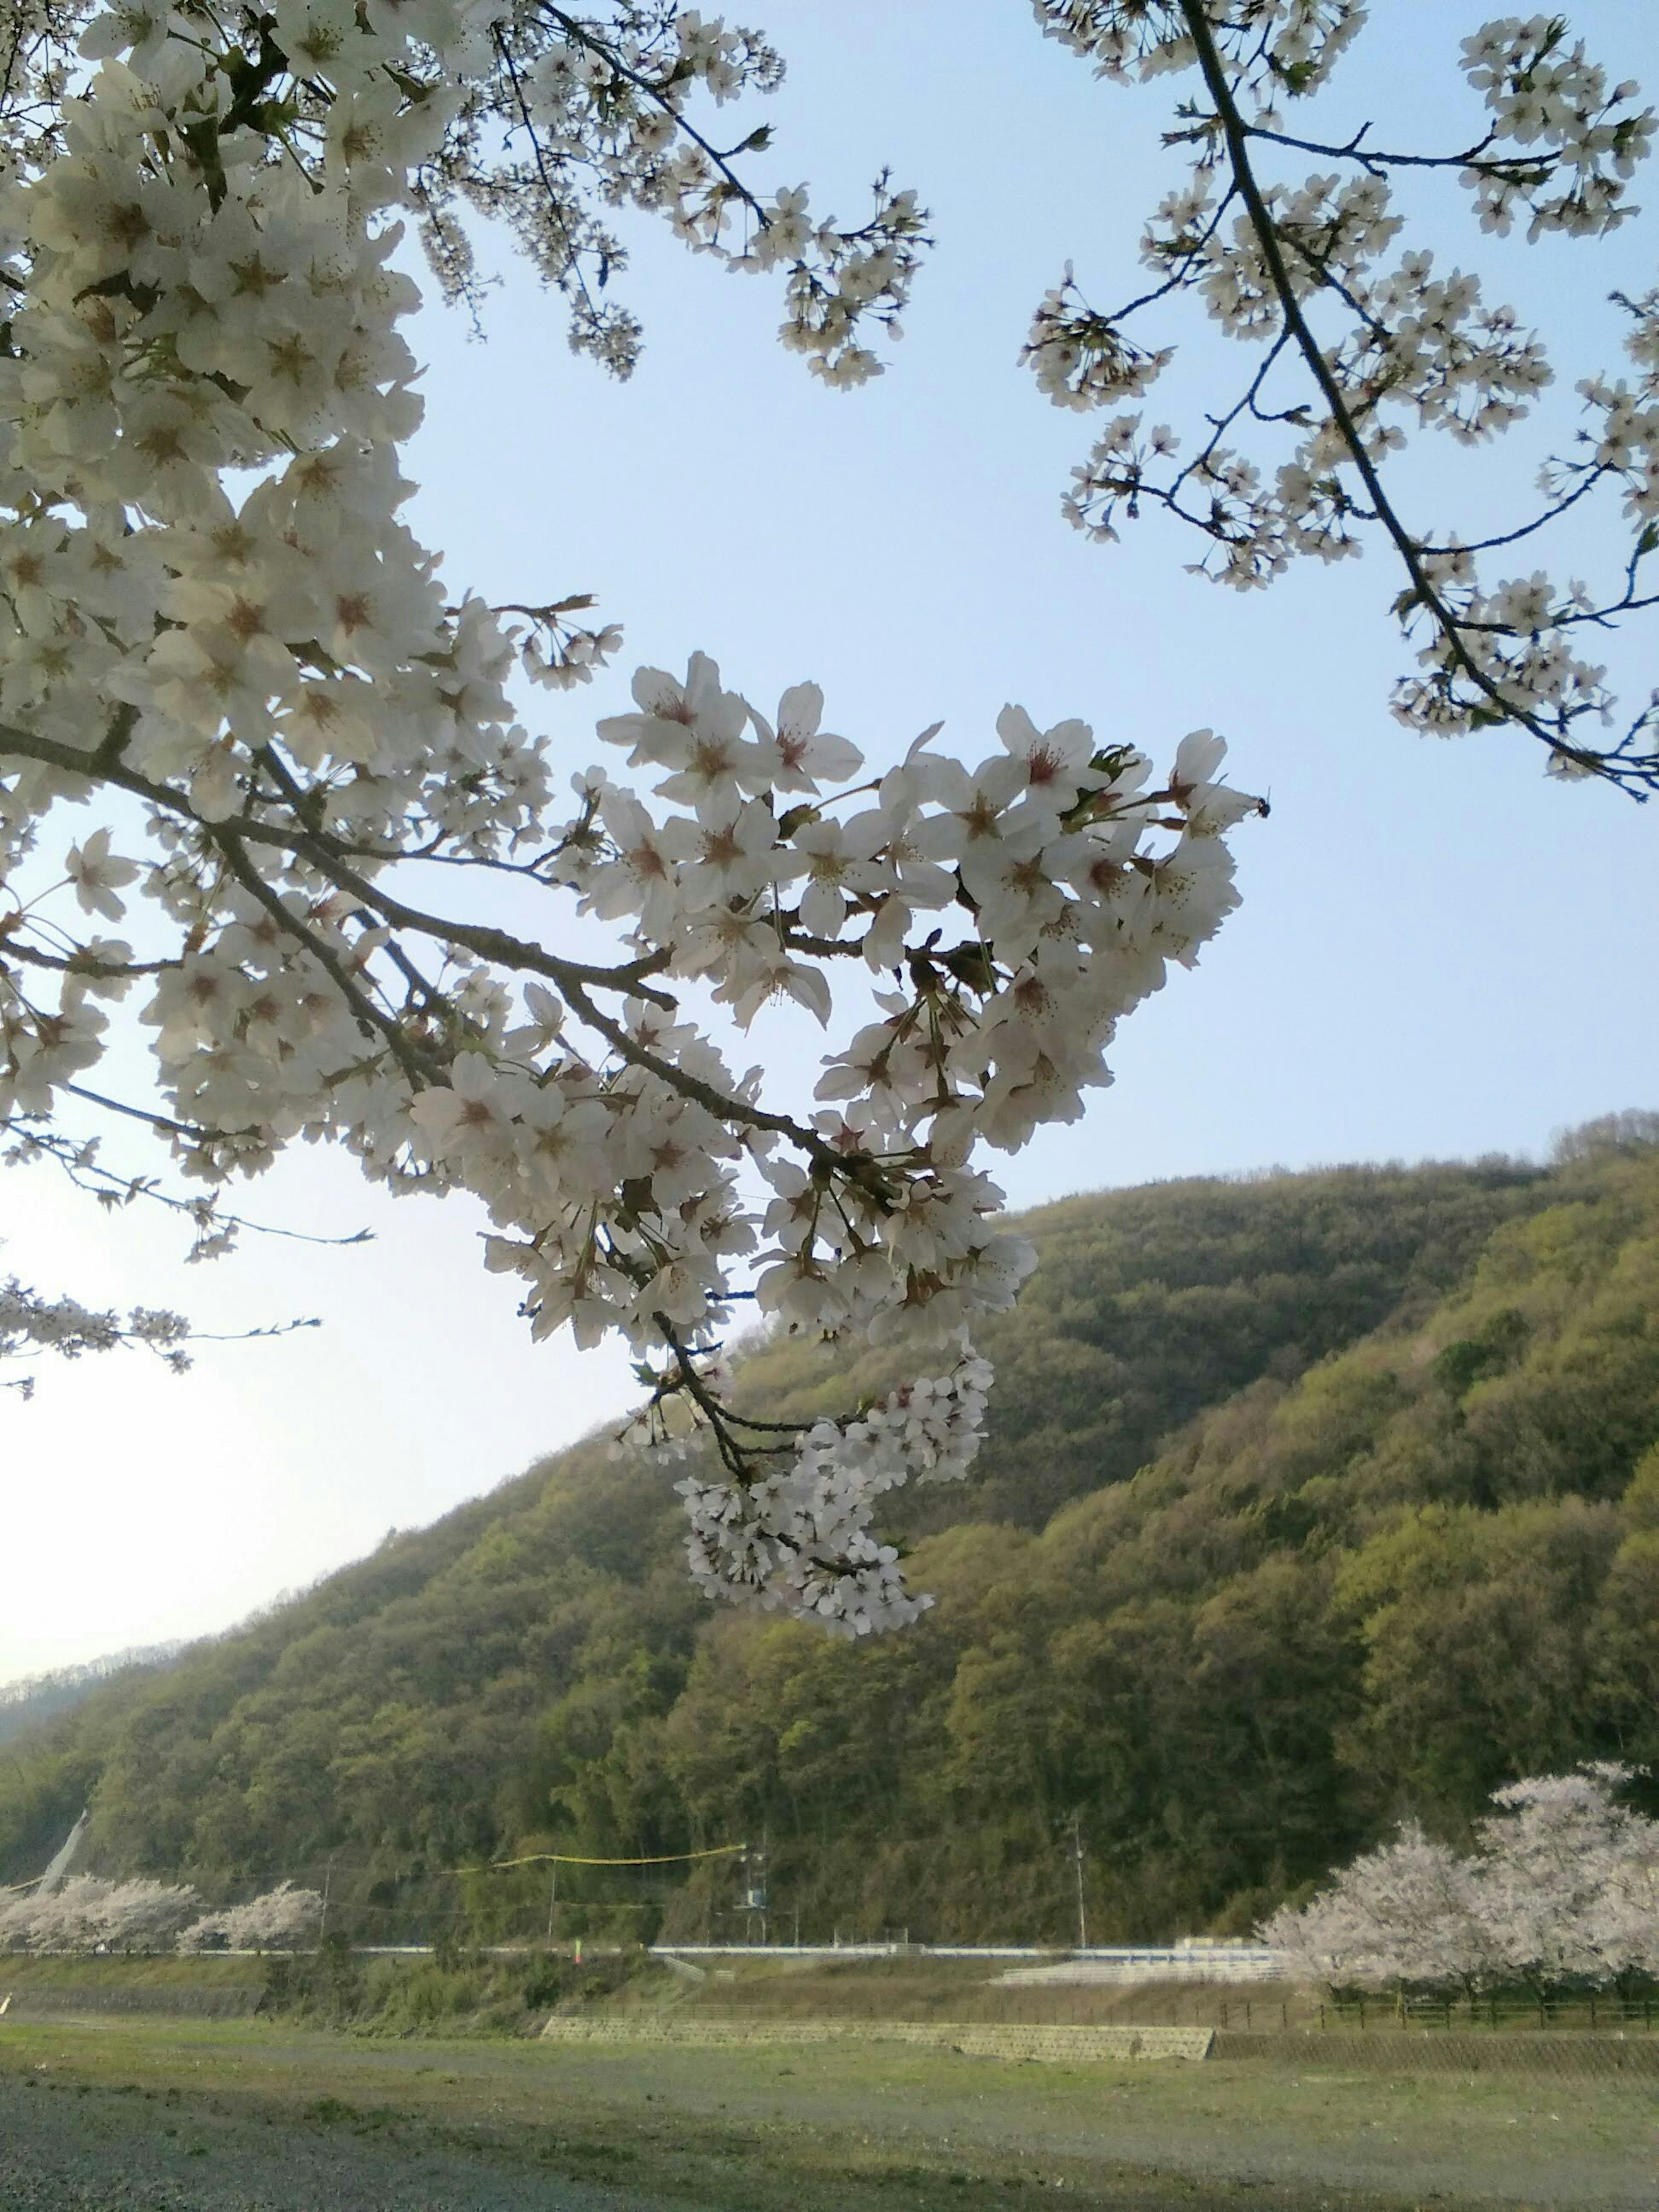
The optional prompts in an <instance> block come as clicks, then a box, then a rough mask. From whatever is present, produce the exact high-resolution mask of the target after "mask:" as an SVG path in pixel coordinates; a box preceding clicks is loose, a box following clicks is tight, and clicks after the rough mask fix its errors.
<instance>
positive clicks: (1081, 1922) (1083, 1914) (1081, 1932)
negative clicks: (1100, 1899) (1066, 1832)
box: [1072, 1813, 1089, 1951]
mask: <svg viewBox="0 0 1659 2212" xmlns="http://www.w3.org/2000/svg"><path fill="white" fill-rule="evenodd" d="M1083 1859H1084V1850H1083V1823H1082V1818H1081V1816H1080V1815H1079V1814H1076V1813H1073V1815H1072V1865H1073V1869H1074V1870H1075V1872H1076V1875H1077V1948H1078V1949H1079V1951H1086V1950H1087V1949H1088V1948H1089V1916H1088V1913H1087V1911H1086V1910H1085V1906H1084V1902H1083Z"/></svg>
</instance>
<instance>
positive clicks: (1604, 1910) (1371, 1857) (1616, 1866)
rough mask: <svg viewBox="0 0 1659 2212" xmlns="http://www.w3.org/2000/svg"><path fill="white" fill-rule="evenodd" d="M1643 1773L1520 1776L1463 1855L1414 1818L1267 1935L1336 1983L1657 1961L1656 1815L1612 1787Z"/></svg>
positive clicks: (1439, 1982) (1638, 1969)
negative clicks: (1621, 1798)
mask: <svg viewBox="0 0 1659 2212" xmlns="http://www.w3.org/2000/svg"><path fill="white" fill-rule="evenodd" d="M1634 1776H1635V1770H1634V1769H1632V1768H1630V1767H1627V1766H1621V1765H1615V1764H1612V1763H1609V1762H1601V1763H1599V1764H1591V1765H1585V1766H1583V1767H1580V1768H1579V1769H1578V1770H1577V1771H1576V1772H1574V1773H1571V1774H1550V1775H1537V1776H1533V1777H1530V1778H1528V1779H1527V1780H1525V1781H1523V1782H1516V1783H1511V1784H1510V1785H1509V1786H1508V1787H1507V1788H1505V1789H1503V1790H1498V1791H1496V1792H1495V1793H1494V1796H1493V1798H1492V1802H1493V1804H1494V1805H1496V1806H1497V1807H1498V1812H1497V1813H1496V1814H1492V1815H1490V1816H1489V1817H1488V1818H1487V1819H1486V1820H1483V1821H1481V1822H1480V1825H1479V1828H1478V1831H1477V1835H1476V1849H1475V1850H1474V1853H1473V1854H1472V1855H1471V1856H1469V1857H1462V1856H1460V1855H1459V1854H1458V1853H1457V1852H1455V1851H1454V1850H1451V1849H1450V1848H1449V1846H1448V1845H1446V1844H1441V1843H1437V1842H1436V1841H1435V1840H1434V1839H1433V1838H1431V1837H1429V1836H1426V1835H1425V1833H1424V1832H1423V1829H1422V1827H1421V1826H1420V1824H1419V1823H1418V1822H1416V1821H1414V1820H1408V1821H1407V1822H1406V1823H1404V1825H1403V1826H1401V1831H1400V1833H1399V1836H1398V1837H1397V1838H1396V1839H1395V1841H1394V1842H1393V1843H1390V1844H1383V1846H1381V1847H1380V1848H1379V1849H1378V1850H1374V1851H1369V1852H1367V1853H1365V1854H1364V1857H1360V1858H1358V1859H1356V1860H1355V1861H1354V1862H1353V1863H1352V1865H1351V1866H1348V1867H1346V1868H1344V1869H1342V1871H1341V1873H1340V1875H1338V1877H1337V1879H1336V1881H1335V1882H1334V1884H1333V1885H1332V1886H1331V1887H1330V1888H1329V1889H1328V1890H1326V1891H1324V1892H1322V1893H1321V1894H1320V1895H1319V1896H1317V1897H1316V1898H1315V1899H1313V1901H1312V1903H1311V1904H1310V1905H1307V1906H1306V1907H1304V1909H1303V1910H1302V1911H1299V1912H1298V1911H1290V1910H1289V1909H1286V1910H1285V1911H1280V1912H1279V1913H1277V1914H1275V1915H1274V1917H1273V1918H1272V1919H1271V1920H1270V1921H1268V1922H1267V1924H1266V1926H1265V1927H1264V1928H1263V1929H1261V1938H1262V1941H1263V1942H1267V1943H1271V1944H1273V1946H1274V1947H1275V1948H1278V1949H1279V1950H1280V1951H1282V1952H1283V1953H1284V1954H1285V1957H1286V1959H1287V1960H1289V1961H1290V1963H1291V1966H1292V1967H1293V1968H1295V1969H1299V1970H1300V1971H1301V1972H1304V1973H1305V1974H1307V1975H1308V1976H1309V1977H1310V1978H1316V1979H1318V1980H1321V1981H1327V1982H1334V1983H1337V1984H1349V1985H1356V1984H1358V1985H1364V1984H1370V1985H1375V1986H1382V1987H1398V1986H1399V1985H1400V1984H1416V1985H1418V1986H1419V1987H1439V1988H1455V1989H1461V1990H1477V1989H1480V1988H1485V1987H1490V1986H1491V1985H1492V1984H1494V1983H1499V1982H1505V1981H1516V1980H1527V1981H1530V1982H1532V1983H1534V1984H1539V1985H1543V1986H1553V1987H1559V1986H1563V1985H1571V1984H1578V1985H1580V1986H1583V1985H1585V1984H1588V1985H1589V1986H1590V1987H1592V1988H1594V1987H1596V1986H1598V1985H1601V1984H1606V1983H1608V1982H1612V1981H1616V1980H1618V1979H1620V1978H1621V1977H1623V1976H1625V1975H1628V1974H1632V1973H1636V1974H1659V1821H1654V1820H1646V1819H1644V1817H1643V1816H1642V1815H1641V1814H1638V1813H1634V1812H1632V1811H1631V1810H1630V1809H1629V1808H1628V1807H1626V1806H1625V1805H1621V1804H1620V1803H1619V1802H1618V1800H1617V1796H1616V1793H1617V1792H1618V1791H1619V1790H1620V1789H1621V1788H1622V1787H1623V1786H1624V1785H1625V1784H1628V1783H1629V1782H1631V1781H1632V1779H1634Z"/></svg>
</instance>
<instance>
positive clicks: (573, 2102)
mask: <svg viewBox="0 0 1659 2212" xmlns="http://www.w3.org/2000/svg"><path fill="white" fill-rule="evenodd" d="M25 2081H27V2082H28V2083H31V2084H33V2086H34V2087H35V2088H36V2089H37V2090H38V2091H40V2092H41V2093H44V2094H45V2095H46V2096H47V2097H50V2098H51V2099H52V2106H53V2109H54V2110H58V2111H61V2110H63V2109H64V2108H63V2107H61V2106H58V2104H57V2099H58V2097H62V2096H69V2097H75V2098H77V2099H79V2098H81V2097H82V2096H84V2097H85V2098H87V2099H88V2100H89V2102H88V2105H87V2106H84V2107H83V2108H82V2109H83V2110H85V2111H86V2112H87V2113H88V2118H89V2119H90V2118H91V2117H92V2116H93V2114H94V2112H104V2111H108V2110H114V2109H115V2108H114V2107H113V2106H112V2102H111V2100H112V2099H113V2098H114V2097H116V2096H119V2097H120V2098H121V2099H122V2100H124V2101H123V2103H122V2105H121V2106H120V2107H119V2112H118V2117H119V2119H120V2124H121V2126H122V2127H123V2128H124V2129H125V2130H127V2131H128V2133H129V2135H130V2137H131V2140H133V2141H135V2142H136V2141H137V2139H138V2138H139V2137H141V2136H144V2135H145V2134H146V2131H149V2133H152V2134H156V2135H159V2134H161V2133H162V2132H164V2131H165V2132H167V2134H168V2136H169V2137H171V2136H173V2135H174V2134H176V2133H177V2132H178V2130H179V2128H180V2126H181V2125H182V2124H184V2123H185V2121H187V2120H188V2118H189V2117H190V2115H191V2113H195V2114H197V2115H200V2116H203V2117H204V2124H205V2116H209V2115H211V2116H213V2118H214V2123H215V2124H216V2125H221V2126H231V2125H234V2124H238V2123H242V2122H252V2121H257V2122H258V2124H259V2125H260V2127H261V2129H262V2130H264V2132H263V2133H262V2135H261V2136H260V2137H259V2141H260V2142H263V2143H266V2144H270V2143H272V2142H276V2140H277V2139H278V2138H279V2137H281V2136H283V2131H284V2130H286V2131H287V2135H288V2137H289V2139H291V2141H292V2142H294V2143H295V2144H296V2145H299V2144H301V2139H304V2141H305V2142H307V2143H312V2144H313V2145H314V2140H315V2139H316V2138H317V2137H319V2136H333V2137H335V2138H337V2140H338V2141H339V2142H341V2144H342V2147H343V2148H344V2147H346V2146H347V2145H349V2146H352V2147H353V2154H354V2155H356V2151H357V2148H359V2147H362V2146H365V2145H370V2144H372V2145H374V2146H375V2147H377V2148H376V2151H375V2154H376V2155H377V2156H378V2157H380V2158H382V2159H385V2158H388V2157H389V2158H391V2159H392V2161H393V2163H394V2164H395V2162H396V2160H398V2158H400V2157H405V2156H406V2157H407V2158H410V2159H414V2158H416V2156H417V2155H426V2154H435V2151H436V2150H437V2149H438V2148H446V2149H447V2150H455V2149H464V2150H465V2153H466V2154H467V2156H468V2158H469V2159H470V2160H471V2161H473V2162H474V2165H475V2166H477V2168H478V2170H479V2171H480V2172H483V2173H488V2174H490V2175H494V2176H495V2177H497V2178H498V2179H500V2181H501V2185H502V2186H503V2187H504V2188H505V2187H507V2183H508V2182H509V2180H510V2179H511V2178H512V2177H513V2176H517V2177H519V2178H520V2183H522V2182H523V2180H524V2179H525V2177H526V2176H527V2175H529V2174H531V2173H534V2174H536V2175H538V2176H539V2177H541V2180H542V2185H546V2184H547V2183H549V2182H550V2181H551V2180H552V2179H554V2178H555V2177H557V2178H558V2179H562V2180H565V2181H569V2182H573V2183H586V2184H588V2185H604V2188H603V2191H602V2194H603V2196H604V2200H605V2202H606V2203H611V2204H614V2205H615V2206H616V2207H617V2212H623V2208H628V2207H638V2208H640V2212H658V2208H659V2207H669V2206H675V2205H697V2206H706V2207H710V2208H719V2212H782V2208H785V2207H787V2208H790V2212H866V2208H870V2207H874V2206H877V2205H880V2206H883V2207H885V2208H889V2209H890V2208H894V2207H902V2208H904V2212H935V2208H941V2207H945V2206H951V2207H953V2208H957V2212H973V2208H978V2207H985V2206H988V2205H990V2204H992V2203H996V2204H999V2205H1006V2204H1007V2203H1008V2202H1009V2201H1010V2194H1011V2192H1013V2191H1021V2192H1023V2191H1036V2190H1039V2189H1042V2190H1045V2191H1046V2190H1049V2189H1057V2190H1062V2191H1064V2192H1065V2196H1066V2202H1067V2203H1072V2204H1075V2205H1079V2206H1094V2207H1099V2208H1103V2209H1104V2208H1111V2212H1165V2208H1175V2207H1181V2208H1189V2212H1223V2208H1237V2207H1244V2206H1249V2207H1251V2208H1255V2212H1406V2209H1407V2208H1419V2207H1422V2208H1427V2207H1429V2206H1430V2205H1431V2204H1432V2205H1433V2206H1434V2208H1435V2212H1457V2208H1460V2207H1463V2206H1474V2205H1477V2204H1488V2205H1490V2204H1500V2203H1501V2204H1507V2205H1510V2206H1519V2205H1526V2206H1533V2207H1538V2208H1544V2207H1560V2206H1583V2207H1586V2208H1589V2207H1594V2208H1595V2212H1652V2208H1654V2207H1655V2206H1656V2204H1659V2185H1656V2177H1659V2097H1656V2095H1655V2088H1654V2083H1653V2082H1652V2081H1651V2080H1648V2081H1632V2080H1620V2079H1616V2078H1615V2079H1609V2080H1599V2079H1589V2080H1582V2079H1579V2080H1572V2081H1552V2080H1550V2079H1548V2078H1547V2077H1545V2078H1537V2077H1528V2076H1521V2077H1507V2078H1506V2077H1502V2076H1490V2075H1485V2076H1480V2077H1478V2078H1462V2077H1459V2076H1456V2075H1426V2076H1425V2075H1419V2076H1416V2077H1412V2076H1407V2075H1401V2076H1393V2075H1386V2074H1381V2075H1379V2074H1376V2073H1370V2072H1368V2073H1366V2074H1365V2075H1343V2074H1341V2073H1340V2072H1339V2071H1337V2070H1335V2069H1332V2068H1329V2067H1326V2068H1323V2069H1322V2068H1321V2067H1320V2066H1319V2064H1318V2063H1317V2058H1316V2054H1314V2053H1310V2063H1309V2064H1308V2065H1307V2067H1306V2068H1305V2069H1304V2071H1303V2072H1301V2073H1299V2074H1298V2073H1293V2072H1288V2071H1284V2070H1280V2069H1277V2068H1273V2069H1269V2068H1267V2067H1258V2066H1255V2065H1252V2064H1249V2063H1213V2062H1212V2063H1207V2064H1191V2063H1176V2062H1151V2063H1147V2062H1140V2063H1123V2064H1094V2065H1087V2066H1076V2067H1066V2066H1054V2065H1045V2066H1036V2065H1010V2064H1007V2063H1001V2062H998V2061H995V2060H987V2059H970V2058H963V2057H957V2056H955V2055H953V2054H951V2053H948V2052H931V2051H929V2052H922V2051H907V2050H902V2049H896V2048H894V2047H892V2046H871V2045H865V2046H856V2047H851V2048H848V2047H842V2046H828V2047H826V2046H823V2045H817V2046H803V2047H799V2048H796V2049H791V2048H789V2047H787V2046H769V2047H768V2048H765V2049H763V2050H750V2051H731V2050H724V2051H721V2050H696V2049H685V2048H671V2049H661V2048H645V2047H641V2048H637V2049H630V2048H629V2047H626V2046H623V2047H616V2046H611V2047H592V2046H586V2047H584V2046H570V2045H549V2044H535V2043H522V2042H488V2041H482V2040H479V2039H467V2040H465V2041H462V2040H453V2041H441V2040H436V2039H425V2038H422V2039H406V2040H401V2041H392V2040H385V2039H380V2040H371V2039H365V2038H358V2037H353V2036H342V2035H338V2034H330V2033H307V2032H299V2031H295V2030H293V2029H290V2028H285V2027H281V2026H272V2025H270V2024H268V2023H265V2022H264V2021H214V2022H208V2021H177V2020H159V2019H142V2020H135V2019H131V2018H109V2017H104V2018H99V2019H91V2018H82V2019H64V2020H61V2021H33V2022H27V2023H18V2022H14V2021H9V2020H5V2021H0V2090H3V2091H5V2092H6V2093H8V2094H9V2095H10V2096H11V2097H12V2099H13V2106H12V2109H13V2110H14V2111H15V2110H16V2109H17V2108H18V2107H17V2104H16V2093H17V2091H18V2089H19V2087H20V2085H21V2084H22V2083H23V2082H25ZM30 2109H44V2107H34V2106H33V2105H31V2106H30ZM273 2130H274V2131H275V2132H274V2133H273ZM308 2154H309V2153H308ZM0 2159H3V2151H0ZM198 2170H201V2171H204V2169H198ZM338 2201H340V2202H341V2203H351V2204H356V2203H368V2202H371V2201H373V2199H372V2198H370V2197H357V2196H353V2197H349V2198H342V2199H340V2200H338ZM478 2201H479V2202H481V2203H482V2202H483V2201H485V2200H484V2199H483V2197H480V2198H479V2200H478ZM491 2201H495V2200H491ZM499 2201H501V2202H502V2203H518V2202H520V2198H519V2197H517V2196H514V2195H512V2194H510V2193H509V2194H508V2195H507V2196H503V2197H501V2199H500V2200H499ZM537 2201H538V2202H539V2201H544V2200H541V2199H538V2200H537ZM547 2201H550V2200H547ZM584 2201H586V2200H584ZM308 2212H309V2208H308ZM319 2212H322V2209H321V2208H319Z"/></svg>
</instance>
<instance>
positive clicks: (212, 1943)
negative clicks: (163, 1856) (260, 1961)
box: [179, 1881, 323, 1951]
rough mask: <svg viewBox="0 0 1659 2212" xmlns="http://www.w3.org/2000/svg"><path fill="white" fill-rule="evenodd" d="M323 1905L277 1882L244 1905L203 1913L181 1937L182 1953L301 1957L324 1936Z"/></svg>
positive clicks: (312, 1893)
mask: <svg viewBox="0 0 1659 2212" xmlns="http://www.w3.org/2000/svg"><path fill="white" fill-rule="evenodd" d="M322 1927H323V1900H322V1897H321V1895H320V1893H319V1892H318V1891H316V1890H314V1889H296V1888H295V1887H294V1885H293V1883H292V1882H289V1881H283V1882H279V1883H278V1884H277V1885H276V1888H275V1889H268V1890H266V1891H265V1893H264V1895H263V1896H260V1897H254V1898H250V1899H248V1901H247V1903H246V1905H227V1906H225V1907H224V1908H223V1909H222V1911H218V1912H208V1913H204V1914H203V1915H202V1917H200V1918H199V1919H197V1920H194V1921H192V1922H191V1924H190V1925H189V1926H188V1927H187V1928H185V1929H181V1930H180V1931H179V1949H180V1950H181V1951H209V1950H224V1951H302V1950H305V1949H307V1948H309V1947H311V1946H313V1945H314V1944H315V1943H316V1942H317V1940H318V1938H319V1936H320V1935H321V1933H322Z"/></svg>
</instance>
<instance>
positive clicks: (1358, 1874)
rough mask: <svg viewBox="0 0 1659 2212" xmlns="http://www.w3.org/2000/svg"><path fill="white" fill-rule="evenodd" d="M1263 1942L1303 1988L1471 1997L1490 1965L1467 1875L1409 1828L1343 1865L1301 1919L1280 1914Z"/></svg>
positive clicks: (1473, 1885) (1414, 1826) (1474, 1884)
mask: <svg viewBox="0 0 1659 2212" xmlns="http://www.w3.org/2000/svg"><path fill="white" fill-rule="evenodd" d="M1261 1940H1262V1942H1264V1943H1270V1944H1272V1945H1273V1947H1274V1948H1275V1949H1278V1950H1279V1951H1282V1952H1283V1953H1284V1954H1285V1957H1286V1959H1287V1960H1288V1961H1289V1962H1290V1963H1291V1966H1292V1968H1293V1970H1294V1971H1295V1972H1297V1974H1298V1975H1299V1976H1300V1977H1301V1978H1304V1979H1306V1980H1309V1981H1324V1982H1334V1983H1337V1984H1358V1985H1363V1986H1371V1987H1377V1988H1392V1987H1394V1986H1395V1985H1396V1984H1400V1983H1401V1982H1420V1983H1431V1984H1436V1985H1437V1986H1441V1987H1448V1986H1449V1987H1452V1988H1462V1989H1466V1990H1467V1989H1473V1988H1474V1987H1476V1986H1478V1985H1479V1984H1481V1983H1482V1982H1483V1981H1485V1980H1486V1979H1487V1978H1489V1975H1490V1972H1491V1969H1492V1966H1493V1965H1494V1963H1495V1960H1496V1954H1495V1952H1494V1948H1493V1945H1492V1939H1491V1936H1490V1935H1489V1933H1488V1931H1487V1929H1486V1924H1485V1922H1484V1920H1483V1918H1482V1916H1481V1911H1480V1894H1479V1887H1478V1881H1477V1876H1476V1873H1475V1869H1474V1867H1472V1866H1471V1865H1470V1863H1468V1861H1467V1860H1465V1859H1461V1858H1460V1857H1458V1856H1457V1854H1456V1852H1455V1851H1453V1850H1449V1848H1448V1847H1447V1846H1446V1845H1445V1844H1440V1843H1436V1842H1435V1841H1434V1840H1433V1839H1432V1838H1430V1837H1428V1836H1426V1835H1425V1833H1424V1832H1423V1829H1422V1827H1421V1826H1420V1825H1419V1823H1418V1822H1417V1821H1415V1820H1407V1821H1406V1822H1405V1823H1403V1824H1402V1826H1401V1830H1400V1832H1399V1835H1398V1836H1397V1837H1396V1838H1395V1841H1394V1842H1393V1843H1390V1844H1383V1845H1382V1846H1381V1847H1380V1848H1379V1849H1377V1850H1374V1851H1368V1852H1366V1853H1365V1855H1364V1857H1361V1858H1358V1859H1356V1860H1355V1861H1354V1862H1353V1863H1352V1866H1347V1867H1344V1868H1343V1869H1342V1871H1341V1872H1340V1874H1339V1875H1338V1876H1337V1878H1336V1880H1335V1881H1334V1883H1333V1884H1332V1886H1331V1887H1330V1888H1329V1889H1328V1890H1326V1891H1324V1892H1323V1893H1322V1894H1321V1895H1320V1896H1318V1897H1316V1898H1315V1899H1314V1900H1313V1901H1312V1903H1311V1904H1310V1905H1308V1906H1307V1907H1306V1908H1305V1909H1304V1911H1300V1912H1293V1911H1279V1912H1277V1913H1275V1914H1274V1915H1273V1918H1272V1919H1271V1920H1269V1921H1268V1922H1267V1923H1266V1925H1265V1926H1264V1927H1263V1928H1262V1929H1261Z"/></svg>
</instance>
